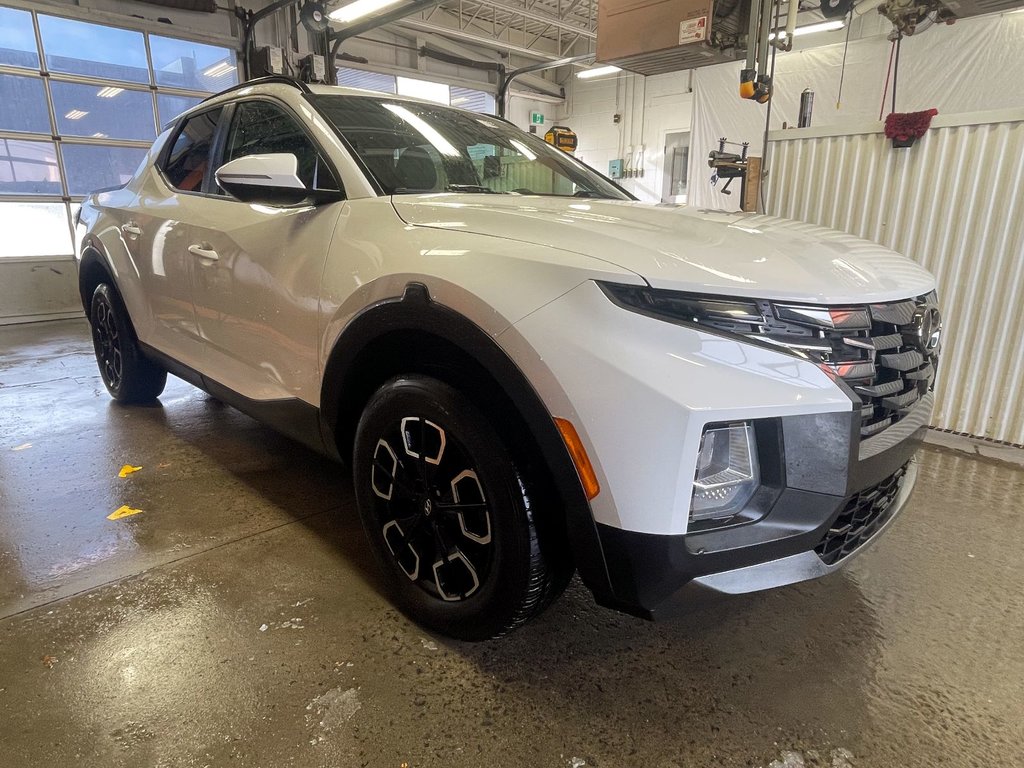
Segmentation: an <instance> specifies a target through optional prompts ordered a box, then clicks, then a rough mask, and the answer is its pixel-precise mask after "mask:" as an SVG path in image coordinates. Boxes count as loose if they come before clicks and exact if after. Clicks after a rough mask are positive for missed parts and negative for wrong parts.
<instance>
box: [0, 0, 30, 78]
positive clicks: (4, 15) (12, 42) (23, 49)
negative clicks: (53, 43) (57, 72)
mask: <svg viewBox="0 0 1024 768" xmlns="http://www.w3.org/2000/svg"><path fill="white" fill-rule="evenodd" d="M0 64H10V65H12V66H15V67H30V68H31V69H39V52H38V51H37V50H36V33H35V32H34V31H33V30H32V14H31V13H29V12H28V11H16V10H14V9H13V8H0Z"/></svg>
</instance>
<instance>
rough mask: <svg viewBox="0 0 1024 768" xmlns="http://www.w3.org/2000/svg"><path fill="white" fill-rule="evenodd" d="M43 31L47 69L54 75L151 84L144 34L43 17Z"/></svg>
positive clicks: (41, 23) (41, 30)
mask: <svg viewBox="0 0 1024 768" xmlns="http://www.w3.org/2000/svg"><path fill="white" fill-rule="evenodd" d="M39 31H40V33H41V34H42V36H43V51H44V53H45V54H46V66H47V67H48V68H49V69H51V70H52V71H54V72H73V73H74V74H77V75H90V76H92V77H105V78H110V79H112V80H129V81H132V82H136V83H148V82H149V66H148V65H147V63H146V43H145V41H144V40H143V37H142V33H141V32H133V31H131V30H128V29H118V28H117V27H105V26H102V25H100V24H87V23H85V22H84V21H73V20H71V19H62V18H58V17H57V16H42V15H41V16H39Z"/></svg>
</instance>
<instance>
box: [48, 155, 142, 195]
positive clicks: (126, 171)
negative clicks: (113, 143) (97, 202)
mask: <svg viewBox="0 0 1024 768" xmlns="http://www.w3.org/2000/svg"><path fill="white" fill-rule="evenodd" d="M61 154H62V155H63V156H64V172H65V173H66V174H67V176H68V194H71V195H87V194H89V193H90V192H93V191H95V190H97V189H106V188H108V187H119V186H121V185H123V184H127V183H128V181H129V180H130V179H131V178H132V176H133V175H134V174H135V169H136V168H138V166H139V163H140V162H142V158H144V157H145V156H146V150H144V149H136V148H135V147H103V146H97V145H93V144H67V143H65V144H63V145H62V146H61Z"/></svg>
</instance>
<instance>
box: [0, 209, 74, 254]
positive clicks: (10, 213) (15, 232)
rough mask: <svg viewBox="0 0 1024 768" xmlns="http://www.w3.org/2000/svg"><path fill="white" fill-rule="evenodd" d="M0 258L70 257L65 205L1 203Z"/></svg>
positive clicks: (69, 239) (71, 251)
mask: <svg viewBox="0 0 1024 768" xmlns="http://www.w3.org/2000/svg"><path fill="white" fill-rule="evenodd" d="M0 231H2V232H3V233H4V236H3V237H0V259H2V258H4V257H5V256H8V257H9V256H69V255H71V254H73V253H74V252H75V249H74V247H73V246H72V244H71V232H70V230H69V229H68V215H67V210H66V209H65V207H64V203H3V202H0Z"/></svg>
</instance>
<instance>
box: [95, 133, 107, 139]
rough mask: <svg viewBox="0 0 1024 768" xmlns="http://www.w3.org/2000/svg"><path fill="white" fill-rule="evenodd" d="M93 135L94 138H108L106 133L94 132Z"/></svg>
mask: <svg viewBox="0 0 1024 768" xmlns="http://www.w3.org/2000/svg"><path fill="white" fill-rule="evenodd" d="M92 137H93V138H94V139H105V138H107V134H105V133H94V134H93V135H92Z"/></svg>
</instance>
